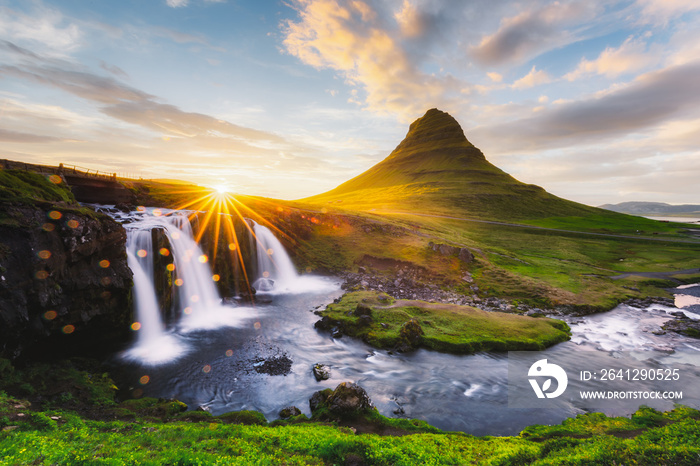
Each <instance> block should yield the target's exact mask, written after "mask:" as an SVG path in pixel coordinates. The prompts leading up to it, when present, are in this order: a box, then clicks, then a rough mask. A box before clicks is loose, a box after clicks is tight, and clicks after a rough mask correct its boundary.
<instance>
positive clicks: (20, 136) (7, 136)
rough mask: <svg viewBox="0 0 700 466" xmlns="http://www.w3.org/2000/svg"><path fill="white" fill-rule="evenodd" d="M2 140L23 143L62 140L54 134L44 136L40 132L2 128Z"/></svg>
mask: <svg viewBox="0 0 700 466" xmlns="http://www.w3.org/2000/svg"><path fill="white" fill-rule="evenodd" d="M0 141H3V142H21V143H37V142H40V143H41V142H53V141H60V139H59V138H55V137H52V136H42V135H38V134H29V133H21V132H18V131H8V130H5V129H2V128H0Z"/></svg>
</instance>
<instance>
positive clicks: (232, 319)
mask: <svg viewBox="0 0 700 466" xmlns="http://www.w3.org/2000/svg"><path fill="white" fill-rule="evenodd" d="M134 220H135V221H134V222H132V223H129V224H127V225H126V229H127V259H128V264H129V267H130V268H131V270H132V272H133V274H134V297H135V300H134V306H135V319H136V321H135V323H134V325H132V329H134V330H135V331H136V332H137V338H136V344H135V345H134V346H133V347H132V348H131V349H129V350H128V351H126V352H125V353H123V356H124V357H125V358H126V359H129V360H135V361H138V362H140V363H145V364H160V363H165V362H170V361H173V360H175V359H177V358H179V357H180V356H182V355H183V354H185V353H187V352H188V346H187V344H186V342H185V341H184V340H183V339H182V338H180V335H179V334H181V333H186V332H190V331H195V330H207V329H215V328H219V327H235V326H238V325H240V324H241V321H242V320H243V318H244V317H245V315H244V312H245V311H247V310H249V309H248V308H242V307H241V308H232V307H228V306H223V305H222V304H221V297H220V295H219V293H218V291H217V289H216V286H215V285H214V280H213V276H212V272H211V270H210V268H209V264H208V258H207V256H206V255H205V254H204V253H203V252H202V249H201V248H200V247H199V245H198V244H197V242H196V241H195V239H194V235H193V233H192V227H191V225H190V222H189V219H188V217H187V215H184V214H183V213H180V212H171V213H170V214H169V215H153V214H151V213H146V214H142V215H139V216H137V217H135V218H134ZM154 228H160V229H162V231H163V232H164V234H165V236H166V237H167V239H168V241H169V243H170V249H169V254H172V257H173V263H174V265H175V267H174V291H175V292H177V296H178V300H177V302H178V303H179V309H177V310H176V311H177V312H176V314H175V315H176V316H177V317H178V318H179V321H178V322H177V324H176V328H173V329H170V330H167V329H166V328H165V324H164V323H163V318H162V316H161V309H160V305H159V303H158V296H157V293H156V289H155V286H154V281H155V276H154V273H163V271H156V270H154V256H155V255H156V254H159V253H160V251H154V249H153V240H152V235H153V233H152V230H153V229H154Z"/></svg>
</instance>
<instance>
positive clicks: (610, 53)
mask: <svg viewBox="0 0 700 466" xmlns="http://www.w3.org/2000/svg"><path fill="white" fill-rule="evenodd" d="M659 59H660V56H659V54H658V53H652V52H648V51H647V46H646V43H645V42H644V41H642V40H639V39H634V38H632V37H629V38H627V40H625V42H623V43H622V45H620V47H618V48H612V47H608V48H606V49H605V50H603V52H602V53H601V54H600V55H599V56H598V58H596V59H595V60H590V61H589V60H586V59H585V58H583V59H582V60H581V62H580V63H579V64H578V66H577V67H576V69H575V70H574V71H572V72H571V73H568V74H566V75H565V76H564V78H565V79H567V80H568V81H575V80H577V79H579V78H582V77H584V76H587V75H591V74H599V75H604V76H606V77H608V78H615V77H617V76H619V75H621V74H626V73H632V72H636V71H640V70H642V69H643V68H646V67H648V66H651V65H653V64H655V63H658V61H659Z"/></svg>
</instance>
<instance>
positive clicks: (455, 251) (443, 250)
mask: <svg viewBox="0 0 700 466" xmlns="http://www.w3.org/2000/svg"><path fill="white" fill-rule="evenodd" d="M428 247H429V248H430V249H432V250H433V251H435V252H439V253H440V254H442V255H443V256H457V257H458V258H459V260H461V261H462V262H465V263H467V264H468V263H469V262H471V261H473V260H474V254H472V252H471V251H470V250H469V249H467V248H460V247H458V246H450V245H449V244H439V243H433V242H432V241H431V242H429V243H428Z"/></svg>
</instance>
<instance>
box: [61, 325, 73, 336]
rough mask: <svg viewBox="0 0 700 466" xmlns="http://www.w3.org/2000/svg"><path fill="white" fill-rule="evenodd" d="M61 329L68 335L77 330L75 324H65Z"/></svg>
mask: <svg viewBox="0 0 700 466" xmlns="http://www.w3.org/2000/svg"><path fill="white" fill-rule="evenodd" d="M61 331H62V332H63V333H65V334H66V335H70V334H71V333H73V332H75V326H74V325H70V324H68V325H66V326H64V327H63V328H62V329H61Z"/></svg>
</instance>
